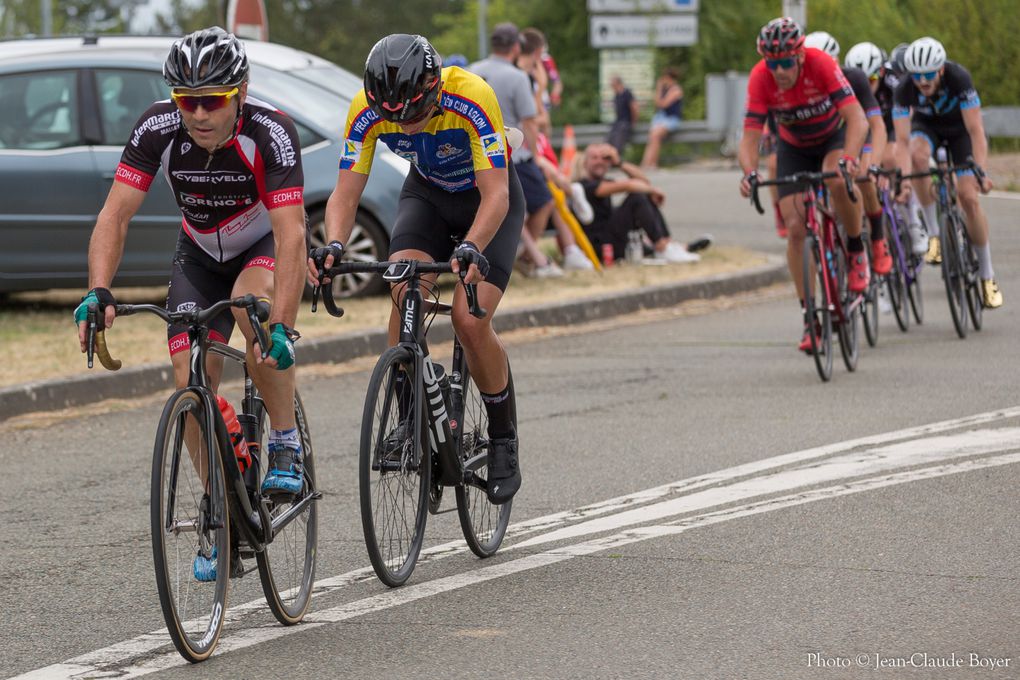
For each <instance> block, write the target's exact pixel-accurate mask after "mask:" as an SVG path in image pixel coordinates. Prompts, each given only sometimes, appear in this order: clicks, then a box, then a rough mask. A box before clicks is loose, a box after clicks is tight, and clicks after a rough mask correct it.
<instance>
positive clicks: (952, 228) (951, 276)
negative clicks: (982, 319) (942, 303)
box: [939, 215, 967, 340]
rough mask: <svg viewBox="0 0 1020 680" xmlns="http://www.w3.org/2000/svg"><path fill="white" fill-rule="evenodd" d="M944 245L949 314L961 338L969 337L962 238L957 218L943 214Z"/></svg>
mask: <svg viewBox="0 0 1020 680" xmlns="http://www.w3.org/2000/svg"><path fill="white" fill-rule="evenodd" d="M939 226H940V229H939V231H940V234H939V238H940V239H941V246H942V281H943V282H944V283H945V284H946V298H947V299H948V300H949V314H950V315H951V316H952V317H953V327H954V328H956V334H957V335H958V336H960V339H961V340H962V339H964V338H966V337H967V289H966V287H965V286H964V280H963V260H962V258H961V257H960V239H959V232H958V231H957V228H956V220H955V219H953V217H952V216H951V215H943V216H942V219H941V220H940V221H939Z"/></svg>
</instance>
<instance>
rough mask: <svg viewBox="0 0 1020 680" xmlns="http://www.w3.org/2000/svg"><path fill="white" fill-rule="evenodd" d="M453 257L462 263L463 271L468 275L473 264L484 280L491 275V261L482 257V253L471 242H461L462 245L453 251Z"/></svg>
mask: <svg viewBox="0 0 1020 680" xmlns="http://www.w3.org/2000/svg"><path fill="white" fill-rule="evenodd" d="M453 257H455V258H457V262H458V263H460V267H461V271H462V272H463V273H465V274H467V270H468V267H470V266H471V265H472V264H473V265H475V266H476V267H478V273H480V274H481V275H482V278H483V279H484V278H485V277H487V276H488V275H489V261H488V260H487V259H486V258H485V256H484V255H482V253H481V251H479V250H478V246H476V245H475V244H474V243H472V242H471V241H461V242H460V245H459V246H457V247H456V248H455V249H454V250H453Z"/></svg>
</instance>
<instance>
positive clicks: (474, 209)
mask: <svg viewBox="0 0 1020 680" xmlns="http://www.w3.org/2000/svg"><path fill="white" fill-rule="evenodd" d="M364 84H365V87H364V88H363V89H362V90H361V91H360V92H358V94H357V96H356V97H355V98H354V101H353V102H352V103H351V106H350V110H349V112H348V116H347V126H346V130H345V132H346V138H345V140H344V146H343V151H342V154H341V158H340V172H339V175H338V177H337V183H336V187H335V188H334V190H333V194H332V195H331V196H330V198H329V202H328V203H327V204H326V237H327V241H328V242H329V245H327V246H325V247H323V248H314V249H312V251H311V252H310V253H309V259H308V268H309V281H310V282H311V283H313V285H314V284H315V282H316V277H317V276H318V268H319V267H320V266H325V267H329V266H331V265H332V264H333V262H336V261H339V260H340V258H341V256H342V255H343V250H344V247H343V244H344V242H345V241H346V240H347V239H348V238H349V237H350V234H351V229H352V228H353V225H354V218H355V214H356V212H357V206H358V200H359V199H360V198H361V193H362V191H363V190H364V188H365V184H366V183H367V182H368V173H369V172H370V171H371V168H372V157H373V155H374V153H375V145H376V141H377V140H381V141H382V142H383V143H384V144H386V146H388V147H389V148H390V149H392V150H393V152H394V153H396V154H397V155H399V156H401V157H403V158H405V159H407V160H408V161H410V163H411V165H412V168H413V169H412V171H411V172H410V173H408V176H407V179H406V180H405V182H404V187H403V190H402V191H401V194H400V203H399V206H398V209H397V219H396V222H395V224H394V227H393V234H392V238H391V240H390V255H389V257H390V259H391V260H399V259H413V260H422V261H426V262H435V261H443V260H450V262H451V263H452V265H453V268H454V271H460V269H461V268H467V269H466V271H467V278H466V280H467V281H468V282H469V283H477V284H478V301H479V304H480V305H481V306H482V307H483V308H484V309H486V310H488V314H487V315H486V316H485V318H483V319H476V318H475V317H473V316H471V314H470V313H469V312H468V307H467V302H466V299H465V295H464V291H463V289H461V288H458V289H457V291H456V293H455V294H454V301H453V307H454V308H453V325H454V328H455V329H456V332H457V335H458V337H459V338H460V340H461V342H462V344H463V346H464V351H465V354H466V356H467V360H468V366H469V368H470V370H471V376H472V377H473V378H474V380H475V383H476V384H477V385H478V389H479V392H481V395H482V401H483V402H484V403H485V407H486V412H487V415H488V418H489V433H488V434H489V438H490V447H489V461H488V467H489V469H488V480H489V487H488V489H487V493H488V495H489V499H490V500H491V501H492V502H493V503H505V502H506V501H508V500H510V498H512V497H513V495H514V494H515V493H516V492H517V489H518V488H520V484H521V475H520V469H519V466H518V460H517V433H516V431H515V429H514V424H513V417H514V416H513V414H514V413H515V412H516V404H515V399H514V390H513V378H512V376H511V375H510V366H509V364H508V361H507V355H506V352H505V350H504V349H503V345H502V343H501V342H500V340H499V338H498V337H497V336H496V333H495V331H494V330H493V328H492V315H493V314H494V312H495V310H496V307H497V306H498V305H499V301H500V300H501V299H502V297H503V292H504V291H505V290H506V286H507V284H508V282H509V280H510V272H511V271H512V269H513V263H514V259H515V257H516V254H517V244H518V242H519V240H520V236H521V229H522V227H523V225H524V195H523V193H522V192H521V186H520V182H519V181H518V179H517V174H516V172H515V171H514V169H513V164H512V163H509V162H508V161H509V154H510V150H509V148H508V144H507V140H506V133H505V130H504V127H503V117H502V114H501V113H500V108H499V104H498V102H497V100H496V95H495V93H494V92H493V91H492V88H491V87H489V85H488V84H487V83H486V82H485V81H484V80H482V79H481V78H480V77H478V76H476V75H474V74H472V73H470V72H468V71H465V70H463V69H461V68H458V67H448V68H445V69H444V68H442V58H441V57H440V55H439V53H438V52H436V50H435V49H434V48H433V47H432V45H431V44H429V42H428V41H427V40H426V39H425V38H423V37H421V36H417V35H407V34H403V33H395V34H393V35H389V36H387V37H385V38H383V39H382V40H380V41H379V42H378V43H376V45H375V47H373V48H372V51H371V52H370V53H369V55H368V60H367V62H366V64H365V80H364ZM398 323H399V318H398V316H397V312H396V308H394V311H393V313H392V315H391V316H390V326H389V330H390V342H391V343H392V344H396V342H397V339H398Z"/></svg>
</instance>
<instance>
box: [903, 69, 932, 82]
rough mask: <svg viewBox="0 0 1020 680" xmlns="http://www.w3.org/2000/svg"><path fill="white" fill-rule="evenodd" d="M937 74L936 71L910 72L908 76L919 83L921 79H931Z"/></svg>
mask: <svg viewBox="0 0 1020 680" xmlns="http://www.w3.org/2000/svg"><path fill="white" fill-rule="evenodd" d="M938 74H939V72H938V71H928V72H927V73H911V74H910V77H911V78H913V79H914V82H915V83H919V82H921V81H922V80H926V81H929V82H930V81H932V80H935V77H936V76H937V75H938Z"/></svg>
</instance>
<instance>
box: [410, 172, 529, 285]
mask: <svg viewBox="0 0 1020 680" xmlns="http://www.w3.org/2000/svg"><path fill="white" fill-rule="evenodd" d="M507 175H508V177H509V179H510V209H509V210H507V213H506V217H505V218H503V223H502V224H500V225H499V230H498V231H496V235H495V236H493V237H492V240H491V241H490V242H489V245H487V246H486V247H485V250H483V251H482V254H483V255H485V258H486V259H487V260H488V261H489V275H488V276H487V277H486V278H485V280H486V281H487V282H488V283H491V284H492V285H494V286H496V287H497V288H499V289H500V290H502V291H505V290H506V287H507V284H508V283H510V272H511V271H512V270H513V266H514V260H515V259H516V258H517V244H518V243H519V242H520V240H521V229H523V228H524V194H523V193H522V192H521V184H520V182H519V181H518V180H517V172H516V171H515V170H514V167H513V165H512V164H511V165H510V167H509V168H508V169H507ZM480 202H481V194H480V193H479V191H478V189H477V188H475V189H468V190H466V191H458V192H456V193H451V192H449V191H446V190H444V189H440V188H439V187H437V186H434V185H432V184H430V183H429V182H428V181H427V180H425V179H424V178H422V177H421V175H419V174H418V172H417V171H416V170H413V169H412V170H411V172H409V173H407V179H405V180H404V187H403V189H401V191H400V203H399V205H398V206H397V219H396V222H395V223H394V225H393V236H392V238H391V239H390V256H391V257H392V255H393V253H397V252H400V251H401V250H421V251H423V252H425V253H428V255H429V257H431V258H432V259H433V260H434V261H436V262H446V261H448V260H449V259H450V256H451V255H452V254H453V249H454V248H455V247H456V246H457V244H458V243H460V242H461V241H462V240H464V237H465V236H466V235H467V232H468V229H470V228H471V225H472V224H473V223H474V221H475V213H477V212H478V205H479V203H480Z"/></svg>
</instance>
